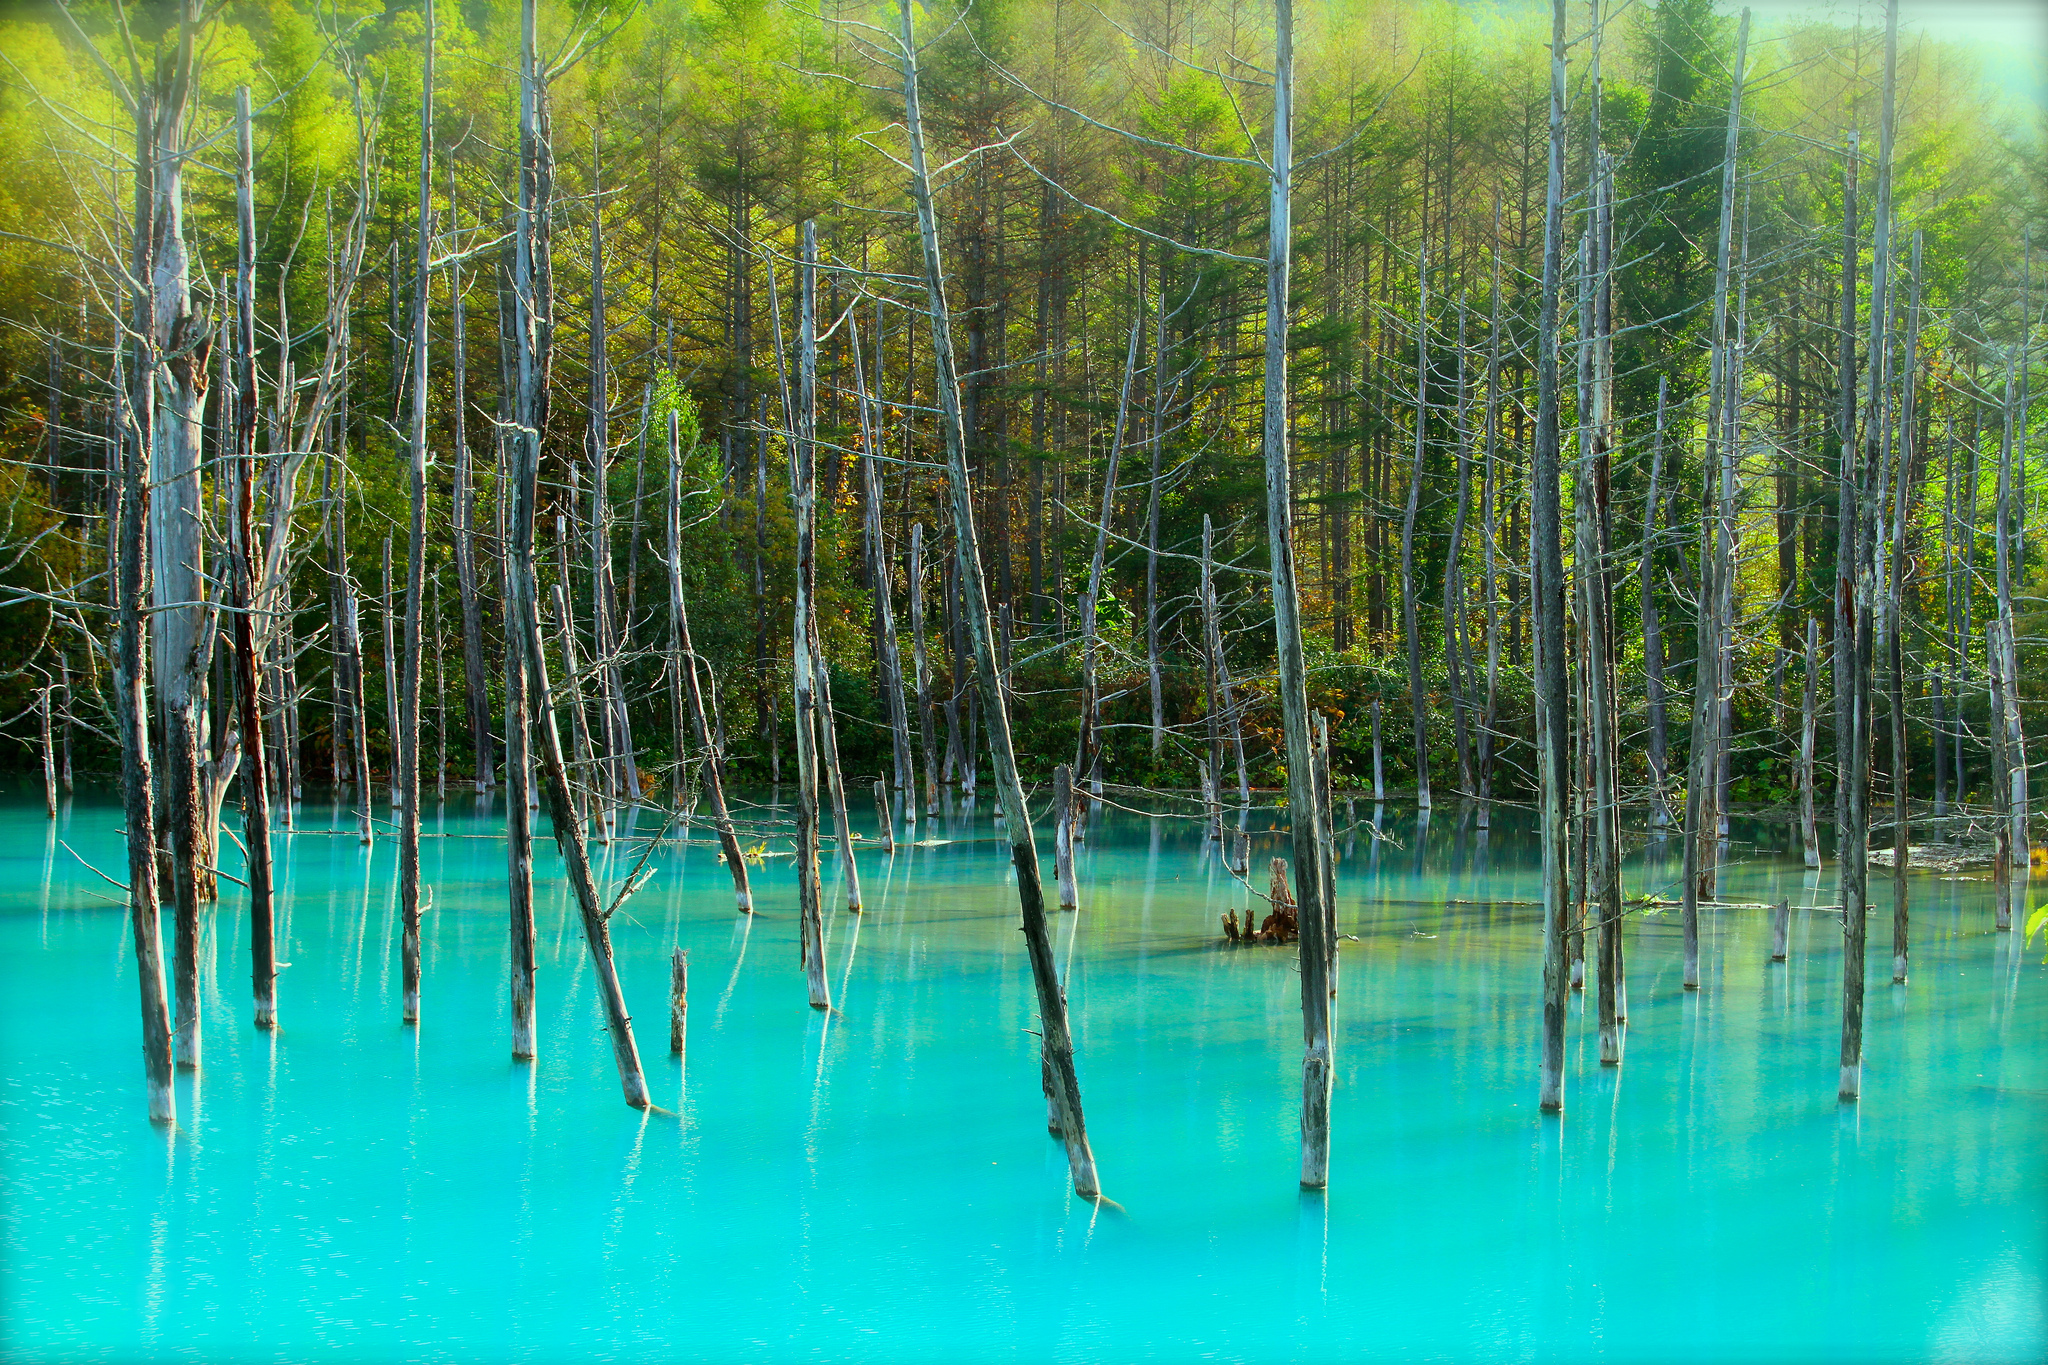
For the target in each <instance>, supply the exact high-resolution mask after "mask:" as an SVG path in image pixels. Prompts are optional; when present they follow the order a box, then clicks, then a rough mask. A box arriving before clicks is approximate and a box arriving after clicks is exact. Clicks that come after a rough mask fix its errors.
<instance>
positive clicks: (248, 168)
mask: <svg viewBox="0 0 2048 1365" xmlns="http://www.w3.org/2000/svg"><path fill="white" fill-rule="evenodd" d="M235 152H236V175H235V226H236V228H237V245H238V247H239V250H238V254H237V257H236V262H235V266H236V268H235V319H234V336H235V345H234V356H233V369H232V373H233V375H234V380H233V383H234V390H233V393H232V394H231V395H230V398H231V401H232V404H233V407H232V413H233V415H232V417H231V419H230V422H229V429H230V433H231V438H232V439H231V441H230V458H231V459H232V461H233V475H232V487H233V490H234V491H233V499H234V520H233V522H232V524H231V527H230V532H231V543H232V557H233V571H234V579H233V582H234V607H235V611H234V651H235V694H236V698H237V700H238V702H239V703H240V706H239V710H240V715H241V728H242V764H243V767H242V778H241V783H242V844H243V847H244V848H245V849H246V850H247V856H248V868H249V969H250V976H251V984H252V986H253V988H254V991H255V998H256V1027H257V1028H260V1029H269V1028H275V1027H277V945H276V934H275V931H274V928H273V913H274V905H273V873H272V861H271V852H270V794H271V793H270V773H269V767H268V764H267V763H266V761H265V760H266V757H267V755H266V751H265V746H264V739H263V698H262V689H261V681H262V679H263V677H264V671H263V661H262V659H261V657H260V656H259V654H258V651H257V647H256V630H257V623H256V620H255V610H256V602H257V598H258V591H257V576H256V575H257V568H256V566H257V564H258V562H259V561H260V560H261V559H262V555H260V554H259V553H258V551H257V547H256V414H257V410H258V394H257V388H256V187H255V152H254V147H253V143H252V139H251V136H250V128H249V87H248V86H246V85H243V86H237V87H236V88H235Z"/></svg>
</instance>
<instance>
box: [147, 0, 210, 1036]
mask: <svg viewBox="0 0 2048 1365" xmlns="http://www.w3.org/2000/svg"><path fill="white" fill-rule="evenodd" d="M180 10H181V17H180V21H179V35H178V46H177V55H176V58H175V60H174V62H173V63H172V64H171V66H170V67H169V68H168V69H166V70H165V71H163V72H161V73H159V76H158V85H157V88H156V89H155V90H153V91H152V92H151V93H150V95H149V96H148V101H149V103H150V108H149V113H148V118H149V121H150V123H149V139H150V140H149V143H148V145H147V146H146V147H145V148H142V149H141V152H142V155H144V156H146V157H147V158H148V159H149V161H150V163H151V166H150V171H149V174H148V175H147V176H146V177H140V181H143V182H146V184H147V188H148V189H149V191H150V193H151V195H152V203H151V205H150V209H149V231H150V233H151V238H152V240H151V242H150V246H149V256H148V260H147V265H148V267H149V270H150V273H149V275H148V276H146V277H145V278H147V279H148V281H149V284H150V287H151V290H152V294H153V297H152V299H151V303H150V316H149V321H150V324H151V327H152V333H151V337H150V343H151V344H150V347H149V349H148V352H147V355H146V357H145V358H146V359H147V361H148V364H149V368H148V369H147V370H146V371H144V372H143V374H142V376H141V377H142V378H145V379H146V380H147V381H148V382H149V383H150V384H151V385H152V386H153V387H154V389H155V393H154V395H153V401H152V404H151V405H150V408H149V415H150V417H151V418H152V423H153V425H152V429H151V432H150V435H149V497H148V500H147V502H146V504H145V506H146V507H147V508H148V512H149V516H150V537H149V550H150V565H151V567H150V576H149V582H150V585H151V587H152V590H153V601H152V608H153V609H152V611H151V614H150V626H151V638H150V644H151V651H152V655H153V658H152V663H153V665H154V667H155V671H156V676H157V709H158V711H159V713H160V715H161V717H162V720H163V727H164V736H163V755H164V767H165V774H164V785H165V788H166V801H165V808H164V811H165V820H166V825H167V829H166V832H167V834H168V836H169V838H168V844H169V847H170V866H169V877H170V882H171V895H172V904H173V911H174V914H173V919H174V924H175V927H176V930H177V941H176V952H175V959H174V962H173V971H172V976H173V987H174V994H175V997H176V1015H175V1029H176V1034H175V1038H174V1040H173V1048H174V1051H175V1053H176V1056H177V1059H178V1065H179V1066H181V1067H193V1068H196V1067H197V1066H198V1065H199V1061H200V1055H199V1048H200V1029H199V1010H200V1002H199V990H200V978H201V971H200V962H199V956H200V950H201V944H200V927H199V906H200V903H201V902H202V901H206V900H211V899H212V898H213V896H212V888H213V871H212V869H213V866H214V858H213V849H212V847H211V844H210V842H209V840H208V838H207V833H208V829H207V818H206V817H207V807H208V804H209V802H208V795H207V791H206V780H205V774H204V772H203V770H202V762H203V759H204V751H205V729H206V710H207V707H206V679H207V674H208V671H209V670H210V668H211V666H212V659H213V636H214V622H213V610H212V607H211V606H210V588H209V583H208V576H207V572H206V555H205V546H206V537H205V534H204V523H203V518H204V515H205V501H204V497H203V495H202V492H201V487H200V466H201V461H202V450H201V445H202V431H201V427H202V423H203V421H204V409H205V403H206V365H207V352H208V350H209V346H210V337H209V335H208V330H207V326H206V324H205V323H204V322H203V321H202V319H201V317H200V316H199V315H198V314H196V313H194V311H193V307H192V288H191V263H190V257H189V255H188V251H187V246H186V241H185V182H184V171H185V160H186V147H185V140H186V134H187V129H186V118H187V115H188V112H189V102H190V98H191V94H192V90H193V88H194V85H195V84H196V81H197V63H196V59H195V56H194V46H195V40H196V29H197V27H198V13H197V3H196V0H182V3H181V5H180ZM138 188H140V183H139V185H138ZM136 409H137V411H138V412H139V411H140V410H141V405H139V404H138V405H136Z"/></svg>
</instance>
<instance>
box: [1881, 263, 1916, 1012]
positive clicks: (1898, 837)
mask: <svg viewBox="0 0 2048 1365" xmlns="http://www.w3.org/2000/svg"><path fill="white" fill-rule="evenodd" d="M1920 269H1921V241H1920V233H1919V232H1918V231H1915V232H1914V234H1913V291H1912V296H1911V302H1910V303H1909V304H1908V305H1907V310H1906V312H1907V321H1906V363H1905V364H1904V366H1903V367H1902V368H1901V374H1902V376H1903V382H1902V384H1901V386H1900V387H1901V391H1902V392H1901V401H1900V409H1899V434H1898V443H1897V449H1898V455H1897V466H1898V479H1897V487H1896V489H1895V491H1894V493H1893V497H1892V533H1891V564H1890V567H1889V576H1890V580H1891V581H1890V591H1889V592H1886V593H1885V594H1884V610H1885V614H1886V615H1887V617H1889V621H1888V625H1889V627H1890V628H1889V629H1888V630H1887V631H1886V632H1885V634H1886V645H1887V650H1888V653H1889V657H1888V658H1887V660H1886V664H1887V669H1886V673H1887V681H1888V683H1889V684H1890V691H1891V696H1890V699H1889V700H1890V705H1889V707H1888V709H1889V710H1890V711H1891V722H1892V736H1891V738H1892V983H1893V984H1894V985H1904V984H1905V981H1906V965H1907V963H1906V959H1907V956H1908V945H1909V940H1910V938H1911V927H1912V926H1911V923H1910V905H1909V902H1908V898H1907V892H1906V868H1907V864H1908V863H1909V862H1910V861H1911V857H1912V855H1911V852H1910V848H1911V844H1912V820H1911V817H1910V814H1909V810H1910V797H1911V795H1912V785H1913V784H1912V781H1911V777H1912V769H1913V765H1912V750H1911V748H1910V747H1909V745H1908V743H1907V736H1906V661H1905V648H1906V641H1905V629H1906V621H1905V613H1904V611H1903V610H1902V609H1901V606H1900V604H1901V602H1902V600H1903V599H1904V597H1905V593H1906V524H1907V513H1908V511H1909V510H1910V507H1911V503H1912V500H1913V470H1914V466H1915V463H1916V461H1915V456H1914V444H1915V442H1916V441H1917V440H1918V439H1919V432H1918V427H1917V424H1916V418H1917V413H1916V411H1915V408H1916V404H1915V402H1914V397H1915V395H1914V385H1915V382H1916V379H1917V372H1918V368H1919V364H1920V356H1919V352H1920Z"/></svg>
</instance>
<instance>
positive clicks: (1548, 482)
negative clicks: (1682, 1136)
mask: <svg viewBox="0 0 2048 1365" xmlns="http://www.w3.org/2000/svg"><path fill="white" fill-rule="evenodd" d="M1564 139H1565V37H1564V0H1551V31H1550V149H1549V170H1548V185H1547V188H1546V190H1545V193H1544V211H1543V217H1544V225H1543V285H1542V297H1541V300H1540V309H1541V311H1540V317H1539V322H1538V330H1537V344H1536V440H1535V447H1534V451H1533V455H1532V459H1531V470H1530V474H1531V484H1530V489H1529V548H1530V562H1531V568H1532V570H1533V572H1532V575H1531V584H1530V595H1531V598H1532V608H1533V611H1532V616H1533V623H1534V626H1535V641H1534V643H1535V651H1534V655H1535V674H1536V678H1535V681H1536V688H1535V694H1536V696H1535V700H1536V760H1537V761H1536V776H1537V787H1538V793H1539V796H1538V800H1539V816H1538V821H1539V823H1538V830H1539V840H1540V843H1541V845H1542V850H1543V874H1542V875H1543V925H1544V928H1543V1050H1542V1064H1541V1084H1540V1088H1539V1091H1538V1104H1539V1106H1540V1107H1541V1108H1542V1109H1544V1110H1549V1111H1555V1110H1561V1109H1563V1108H1564V1034H1565V1015H1566V1009H1567V1007H1568V1004H1569V1001H1570V994H1571V972H1570V968H1569V964H1568V963H1567V961H1566V957H1567V953H1566V939H1567V934H1566V928H1567V925H1568V922H1569V920H1570V917H1571V896H1570V893H1569V888H1568V887H1567V885H1566V869H1567V858H1566V828H1565V827H1566V819H1565V813H1566V810H1567V808H1568V803H1569V801H1570V799H1571V770H1570V762H1569V747H1570V736H1569V735H1568V734H1567V733H1566V679H1565V626H1564V590H1565V582H1564V528H1563V525H1562V519H1563V513H1562V509H1561V501H1562V500H1561V497H1560V488H1559V484H1560V482H1561V469H1560V465H1561V462H1562V452H1561V451H1560V449H1559V446H1560V441H1559V434H1558V425H1559V401H1558V397H1559V396H1558V370H1557V347H1558V292H1559V289H1560V288H1561V286H1562V282H1563V273H1564V145H1565V143H1564Z"/></svg>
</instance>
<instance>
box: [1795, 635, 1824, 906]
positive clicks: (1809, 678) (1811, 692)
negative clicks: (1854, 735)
mask: <svg viewBox="0 0 2048 1365" xmlns="http://www.w3.org/2000/svg"><path fill="white" fill-rule="evenodd" d="M1819 650H1820V622H1819V621H1816V620H1814V619H1812V618H1811V617H1809V618H1807V622H1806V688H1805V691H1804V692H1802V693H1801V694H1800V700H1799V849H1800V855H1801V857H1802V858H1803V859H1804V861H1805V864H1806V866H1808V867H1812V868H1817V867H1819V866H1820V831H1819V829H1818V828H1816V826H1815V822H1814V811H1813V738H1814V728H1815V720H1816V715H1815V710H1816V706H1815V694H1816V693H1817V692H1818V691H1819V689H1820V672H1819V670H1820V656H1819Z"/></svg>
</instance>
